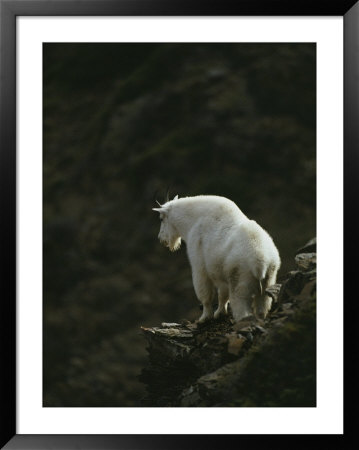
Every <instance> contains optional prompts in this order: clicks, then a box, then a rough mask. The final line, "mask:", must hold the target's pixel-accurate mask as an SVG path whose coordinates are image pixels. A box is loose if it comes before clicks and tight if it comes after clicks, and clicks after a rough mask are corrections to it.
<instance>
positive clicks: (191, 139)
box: [43, 44, 316, 406]
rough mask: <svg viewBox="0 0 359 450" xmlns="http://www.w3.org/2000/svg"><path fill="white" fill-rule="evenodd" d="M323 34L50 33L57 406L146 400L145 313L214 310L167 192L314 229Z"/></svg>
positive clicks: (47, 126) (52, 338)
mask: <svg viewBox="0 0 359 450" xmlns="http://www.w3.org/2000/svg"><path fill="white" fill-rule="evenodd" d="M315 55H316V53H315V45H314V44H44V64H43V67H44V179H43V182H44V211H43V213H44V406H140V404H141V399H142V397H143V396H144V395H145V391H144V386H143V385H142V384H141V383H140V382H139V381H138V379H137V376H138V375H139V373H140V371H141V369H142V367H143V366H144V365H145V362H146V351H145V346H146V344H145V341H144V339H143V337H142V335H141V332H140V326H141V325H143V326H148V327H150V326H154V325H156V324H158V323H161V322H178V321H180V320H181V319H184V318H185V319H188V320H194V319H195V318H197V317H198V316H199V315H200V311H199V307H198V302H197V300H196V297H195V294H194V291H193V287H192V281H191V272H190V268H189V265H188V262H187V259H186V252H185V248H184V247H185V245H183V248H182V249H181V250H180V251H179V252H177V253H174V254H173V253H170V252H168V250H167V249H165V248H164V247H162V246H161V245H160V244H159V242H158V240H157V234H158V230H159V221H158V217H157V215H156V214H155V213H154V212H153V211H152V210H151V208H152V207H153V206H155V200H156V199H157V200H159V201H160V202H162V201H164V200H165V197H166V192H167V190H168V189H169V190H170V195H171V196H172V197H173V196H174V195H176V194H178V195H179V196H180V197H181V196H192V195H198V194H215V195H224V196H226V197H228V198H230V199H231V200H233V201H235V202H236V203H237V204H238V205H239V207H240V208H241V209H242V211H243V212H244V213H245V214H247V215H248V216H249V217H250V218H252V219H254V220H256V221H257V222H258V223H259V224H261V225H262V226H263V227H264V228H265V229H266V230H267V231H268V232H269V233H270V234H271V235H272V237H273V239H274V241H275V243H276V244H277V247H278V249H279V251H280V254H281V258H282V269H281V272H280V277H282V278H283V277H284V276H285V274H286V273H287V272H288V271H289V270H291V269H292V268H293V255H294V253H295V250H296V249H297V248H299V247H300V246H301V245H302V244H303V242H306V241H307V240H308V239H310V238H311V237H312V236H313V235H315V226H316V224H315V195H316V192H315V188H316V181H315V172H316V153H315V143H316V128H315V115H316V108H315V95H316V86H315V77H316V68H315V57H316V56H315Z"/></svg>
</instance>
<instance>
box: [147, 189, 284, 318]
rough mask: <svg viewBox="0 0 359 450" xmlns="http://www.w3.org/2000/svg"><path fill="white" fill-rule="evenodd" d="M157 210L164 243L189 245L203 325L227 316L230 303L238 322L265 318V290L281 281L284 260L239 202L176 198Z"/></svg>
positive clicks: (202, 197)
mask: <svg viewBox="0 0 359 450" xmlns="http://www.w3.org/2000/svg"><path fill="white" fill-rule="evenodd" d="M153 210H154V211H158V212H159V214H160V219H161V228H160V232H159V235H158V238H159V240H160V241H161V242H162V243H164V244H165V245H166V246H167V247H169V249H170V250H171V251H175V250H177V249H179V247H180V245H181V239H183V240H184V241H185V242H186V246H187V254H188V258H189V261H190V264H191V268H192V279H193V286H194V290H195V292H196V295H197V297H198V299H199V301H200V302H201V303H202V305H203V313H202V315H201V317H200V318H199V322H200V323H202V322H205V321H206V320H209V319H211V318H212V317H213V316H214V318H218V317H219V316H220V315H221V314H226V313H227V305H228V301H229V302H230V304H231V309H232V312H233V317H234V319H235V320H236V321H239V320H241V319H243V318H244V317H247V316H252V315H256V316H257V317H258V318H265V317H266V315H267V313H268V311H269V309H270V307H271V298H270V297H269V296H268V295H266V294H265V289H266V288H267V287H268V286H270V285H272V284H275V282H276V276H277V272H278V269H279V267H280V258H279V254H278V250H277V248H276V247H275V245H274V243H273V240H272V238H271V237H270V236H269V235H268V233H267V232H266V231H264V230H263V228H261V227H260V226H259V225H258V224H257V223H256V222H255V221H254V220H250V219H248V218H247V217H246V216H245V215H244V214H243V213H242V211H241V210H240V209H239V208H238V207H237V205H236V204H235V203H234V202H232V201H231V200H228V199H227V198H224V197H219V196H214V195H199V196H196V197H184V198H180V199H179V198H178V196H176V197H175V198H174V199H173V200H171V201H168V202H166V203H165V204H163V205H160V207H159V208H153ZM216 291H218V308H217V310H216V311H215V313H214V314H213V306H212V302H213V299H214V296H215V293H216Z"/></svg>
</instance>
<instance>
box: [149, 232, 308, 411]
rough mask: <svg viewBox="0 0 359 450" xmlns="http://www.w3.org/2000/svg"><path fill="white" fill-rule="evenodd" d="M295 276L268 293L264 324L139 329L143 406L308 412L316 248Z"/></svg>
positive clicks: (304, 253) (302, 254)
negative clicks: (144, 359)
mask: <svg viewBox="0 0 359 450" xmlns="http://www.w3.org/2000/svg"><path fill="white" fill-rule="evenodd" d="M315 242H316V241H315V239H313V240H312V241H310V242H309V243H308V244H307V245H306V246H304V247H303V248H302V249H300V250H299V252H298V253H297V255H296V256H295V263H296V270H294V271H291V272H289V273H288V275H287V277H286V278H285V279H284V280H283V282H282V283H281V284H277V285H274V286H272V287H271V288H269V289H268V291H269V292H270V294H271V295H272V297H273V299H274V302H273V306H272V311H271V312H270V314H269V315H268V317H267V318H266V320H265V321H260V322H259V321H255V320H243V321H241V322H239V323H234V321H233V319H232V318H231V317H230V316H227V317H226V318H225V319H222V320H220V321H210V322H208V323H206V324H203V325H198V324H196V323H190V322H182V323H181V324H175V323H163V324H162V325H161V326H160V327H154V328H142V330H143V333H144V336H145V337H146V339H147V342H148V353H149V362H148V365H147V367H146V368H144V369H143V371H142V374H141V380H142V381H143V382H144V383H146V385H147V397H146V398H145V400H144V405H148V406H256V407H263V406H273V407H275V406H276V407H278V406H285V407H298V406H306V407H310V406H315V405H316V244H315Z"/></svg>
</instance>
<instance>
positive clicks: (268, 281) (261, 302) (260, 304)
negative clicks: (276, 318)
mask: <svg viewBox="0 0 359 450" xmlns="http://www.w3.org/2000/svg"><path fill="white" fill-rule="evenodd" d="M276 278H277V272H276V271H269V273H268V275H267V276H266V278H265V279H264V280H263V282H262V289H260V290H261V292H260V293H258V294H257V295H256V296H255V300H254V305H255V310H256V316H257V318H258V319H265V318H266V316H267V315H268V313H269V311H270V309H271V306H272V298H271V297H270V296H269V295H267V294H265V290H266V289H267V287H269V286H271V285H272V284H275V282H276Z"/></svg>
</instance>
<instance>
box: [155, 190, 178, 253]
mask: <svg viewBox="0 0 359 450" xmlns="http://www.w3.org/2000/svg"><path fill="white" fill-rule="evenodd" d="M177 199H178V195H176V197H175V198H174V199H173V200H171V201H169V202H167V203H165V204H164V205H160V204H159V206H160V207H159V208H152V209H153V211H157V212H158V213H159V215H160V220H161V228H160V232H159V234H158V239H159V240H160V242H161V243H162V244H164V245H165V246H166V247H168V248H169V249H170V250H171V251H172V252H174V251H176V250H178V249H179V248H180V246H181V236H180V235H179V233H178V231H177V229H176V226H175V224H174V223H173V220H171V219H172V217H171V209H172V206H173V202H174V201H175V200H177ZM157 203H158V202H157Z"/></svg>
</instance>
